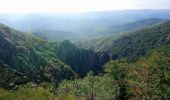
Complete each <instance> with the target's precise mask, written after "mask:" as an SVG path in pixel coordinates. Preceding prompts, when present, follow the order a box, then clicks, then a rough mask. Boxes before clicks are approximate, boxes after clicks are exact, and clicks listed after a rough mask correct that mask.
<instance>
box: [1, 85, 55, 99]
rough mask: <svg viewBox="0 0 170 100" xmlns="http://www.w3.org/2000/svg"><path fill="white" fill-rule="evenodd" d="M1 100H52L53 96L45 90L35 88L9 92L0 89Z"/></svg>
mask: <svg viewBox="0 0 170 100" xmlns="http://www.w3.org/2000/svg"><path fill="white" fill-rule="evenodd" d="M0 99H1V100H53V99H54V96H53V95H52V94H51V93H50V92H49V91H47V90H45V89H43V88H41V87H37V88H21V89H19V90H17V91H14V92H10V91H6V90H4V89H0Z"/></svg>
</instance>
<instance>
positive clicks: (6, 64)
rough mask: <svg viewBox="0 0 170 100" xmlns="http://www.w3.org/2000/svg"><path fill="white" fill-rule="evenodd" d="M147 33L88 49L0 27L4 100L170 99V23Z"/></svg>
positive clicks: (113, 39)
mask: <svg viewBox="0 0 170 100" xmlns="http://www.w3.org/2000/svg"><path fill="white" fill-rule="evenodd" d="M125 26H126V25H125ZM141 28H143V29H140V30H136V31H133V32H125V33H124V34H123V33H122V34H120V35H119V36H111V37H105V38H104V37H103V39H102V40H100V39H99V40H98V39H96V40H92V41H91V42H90V43H94V44H97V45H90V46H91V47H87V48H84V47H86V46H83V45H81V43H80V44H79V46H78V44H77V45H75V44H73V43H71V42H70V41H68V40H64V41H60V42H59V41H46V40H43V39H41V38H39V37H36V36H34V35H32V34H31V33H24V32H20V31H16V30H14V29H12V28H10V27H8V26H5V25H3V24H0V87H1V89H0V99H2V100H8V99H11V98H16V99H17V100H23V99H27V98H28V100H32V99H33V98H34V99H41V100H43V99H44V100H47V99H49V100H56V99H57V100H76V99H78V100H84V99H85V100H100V99H101V100H115V99H116V100H128V99H129V100H141V99H142V100H159V99H161V100H168V99H170V98H169V93H170V91H169V89H170V85H169V82H170V78H169V75H170V69H169V66H170V55H169V54H170V52H169V51H170V44H169V43H170V21H165V22H162V21H161V22H160V23H159V24H158V23H157V24H154V25H151V26H149V27H147V28H146V27H141ZM75 43H76V42H75ZM87 46H89V45H88V44H87ZM94 46H95V47H94ZM80 47H81V48H80ZM10 91H13V92H10ZM33 92H35V94H33Z"/></svg>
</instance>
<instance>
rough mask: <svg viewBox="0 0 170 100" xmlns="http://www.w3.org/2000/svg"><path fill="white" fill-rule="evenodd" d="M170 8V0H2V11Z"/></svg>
mask: <svg viewBox="0 0 170 100" xmlns="http://www.w3.org/2000/svg"><path fill="white" fill-rule="evenodd" d="M124 9H170V0H0V13H34V12H39V13H41V12H60V13H62V12H64V13H65V12H86V11H103V10H124Z"/></svg>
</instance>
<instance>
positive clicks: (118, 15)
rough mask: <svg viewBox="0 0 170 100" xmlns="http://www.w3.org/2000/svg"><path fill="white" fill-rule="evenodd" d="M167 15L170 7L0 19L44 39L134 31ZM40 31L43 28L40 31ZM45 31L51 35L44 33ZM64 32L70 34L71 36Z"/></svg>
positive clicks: (93, 36)
mask: <svg viewBox="0 0 170 100" xmlns="http://www.w3.org/2000/svg"><path fill="white" fill-rule="evenodd" d="M169 16H170V10H115V11H104V12H87V13H73V14H1V18H0V22H1V23H4V24H6V25H8V26H10V27H13V28H15V29H18V30H20V31H26V32H35V33H36V35H37V33H39V35H40V34H41V37H44V38H46V39H48V38H49V39H52V40H53V39H55V40H57V39H59V40H63V39H70V40H75V39H76V40H81V39H89V38H96V37H101V36H105V35H106V34H115V33H119V32H124V31H133V30H135V29H139V28H144V27H147V26H149V25H152V24H155V23H157V22H158V23H159V21H161V20H168V19H170V17H169ZM148 19H151V20H148ZM147 20H148V21H147ZM140 21H141V22H140ZM138 23H139V24H138ZM40 30H46V31H45V32H43V33H42V32H41V31H40ZM39 31H40V32H39ZM47 31H48V32H47ZM54 31H60V33H62V34H63V36H61V34H58V32H56V35H55V36H54ZM46 33H49V34H50V35H49V36H47V35H46ZM67 33H71V34H72V37H70V34H67ZM51 37H53V38H51ZM61 37H62V38H61ZM64 37H65V38H64Z"/></svg>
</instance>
